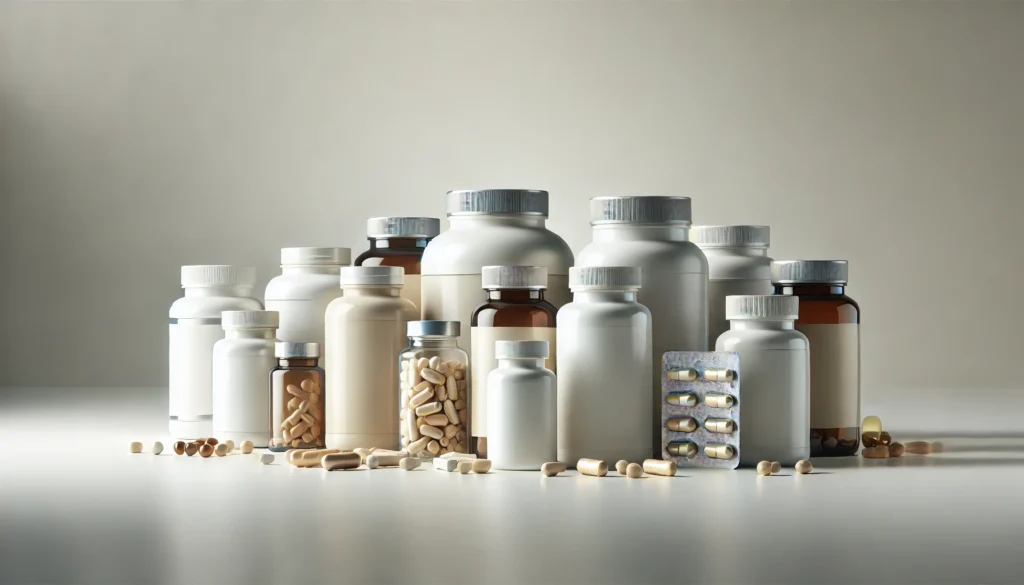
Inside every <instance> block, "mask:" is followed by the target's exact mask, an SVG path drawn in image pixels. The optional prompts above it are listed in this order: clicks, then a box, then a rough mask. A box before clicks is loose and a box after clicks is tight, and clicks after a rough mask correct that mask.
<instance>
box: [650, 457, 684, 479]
mask: <svg viewBox="0 0 1024 585" xmlns="http://www.w3.org/2000/svg"><path fill="white" fill-rule="evenodd" d="M643 469H644V472H645V473H649V474H651V475H661V476H664V477H672V476H674V475H675V474H676V464H675V462H674V461H664V460H662V459H645V460H644V465H643Z"/></svg>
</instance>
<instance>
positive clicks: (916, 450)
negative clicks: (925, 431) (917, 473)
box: [903, 441, 932, 455]
mask: <svg viewBox="0 0 1024 585" xmlns="http://www.w3.org/2000/svg"><path fill="white" fill-rule="evenodd" d="M903 447H904V449H905V452H906V453H910V454H912V455H928V454H930V453H931V452H932V444H931V443H929V442H928V441H910V442H909V443H907V444H906V445H904V446H903Z"/></svg>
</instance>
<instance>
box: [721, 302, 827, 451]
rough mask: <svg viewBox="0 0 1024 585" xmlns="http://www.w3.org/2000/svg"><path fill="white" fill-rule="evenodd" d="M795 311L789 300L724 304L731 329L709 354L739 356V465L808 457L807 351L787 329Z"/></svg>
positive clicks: (805, 344) (801, 338)
mask: <svg viewBox="0 0 1024 585" xmlns="http://www.w3.org/2000/svg"><path fill="white" fill-rule="evenodd" d="M799 308H800V301H799V299H798V298H797V297H795V296H783V295H767V296H763V295H740V296H729V297H726V299H725V316H726V317H727V318H728V319H729V324H730V326H731V329H729V331H726V332H725V333H723V334H722V335H721V337H719V338H718V341H717V343H716V344H715V351H732V352H736V353H738V354H739V356H740V373H739V375H740V401H741V406H740V408H741V410H742V417H741V419H740V425H741V427H740V465H745V466H751V465H757V463H758V462H759V461H778V462H780V463H782V464H783V465H793V464H795V463H796V462H797V461H799V460H801V459H807V458H809V457H810V453H811V443H810V425H811V408H810V395H811V389H810V379H811V378H810V348H809V344H808V342H807V338H806V337H805V336H804V334H803V333H800V332H799V331H797V330H796V329H794V327H793V321H795V320H796V319H797V317H798V316H799Z"/></svg>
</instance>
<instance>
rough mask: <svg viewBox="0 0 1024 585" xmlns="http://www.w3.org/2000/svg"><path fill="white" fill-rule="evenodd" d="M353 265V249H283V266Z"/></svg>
mask: <svg viewBox="0 0 1024 585" xmlns="http://www.w3.org/2000/svg"><path fill="white" fill-rule="evenodd" d="M351 263H352V249H351V248H281V264H283V265H285V266H311V265H323V266H348V265H349V264H351Z"/></svg>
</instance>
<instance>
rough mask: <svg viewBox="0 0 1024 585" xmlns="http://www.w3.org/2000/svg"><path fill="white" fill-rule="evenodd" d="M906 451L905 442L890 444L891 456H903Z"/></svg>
mask: <svg viewBox="0 0 1024 585" xmlns="http://www.w3.org/2000/svg"><path fill="white" fill-rule="evenodd" d="M904 451H906V447H905V446H904V445H903V443H900V442H895V443H893V444H891V445H889V457H902V456H903V452H904Z"/></svg>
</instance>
